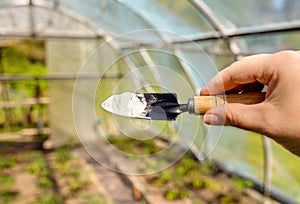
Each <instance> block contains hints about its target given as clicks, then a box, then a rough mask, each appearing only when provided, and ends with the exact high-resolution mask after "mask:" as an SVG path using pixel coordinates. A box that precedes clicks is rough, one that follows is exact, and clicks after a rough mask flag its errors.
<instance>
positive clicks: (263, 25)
mask: <svg viewBox="0 0 300 204" xmlns="http://www.w3.org/2000/svg"><path fill="white" fill-rule="evenodd" d="M299 9H300V1H298V0H266V1H259V0H252V1H245V0H242V1H241V0H227V1H221V0H87V1H79V0H0V42H3V43H5V41H6V40H9V39H38V40H43V41H44V42H45V50H46V65H47V73H46V74H44V75H38V76H37V75H30V74H27V73H23V74H2V75H0V81H1V82H12V81H30V80H37V81H39V80H45V81H48V82H49V87H50V106H49V107H50V110H49V123H50V127H51V137H50V139H49V140H47V141H46V142H45V144H44V145H45V146H49V147H57V146H61V145H63V144H65V143H68V142H70V141H72V142H73V141H77V142H78V141H80V142H81V143H82V144H83V146H84V147H85V148H86V150H87V151H88V152H89V153H90V155H91V156H92V157H94V159H95V160H97V161H98V162H99V163H101V164H102V165H104V166H105V167H107V168H109V169H112V170H114V171H118V172H121V173H124V174H132V175H137V174H143V173H153V172H140V171H138V170H136V169H134V168H129V167H127V168H126V169H122V168H121V169H120V167H118V168H116V167H115V165H114V164H113V163H114V162H116V161H118V160H119V159H123V161H125V163H127V160H129V158H128V155H124V154H123V153H122V152H119V153H114V154H116V155H114V159H115V160H116V161H113V162H112V161H104V159H103V158H102V156H101V155H103V154H107V155H111V154H113V153H111V151H112V149H111V148H110V147H109V145H107V144H106V143H105V142H106V141H105V140H104V139H103V138H104V136H105V135H111V134H123V135H126V136H130V137H134V138H135V139H141V140H145V139H149V138H154V137H156V136H159V137H162V138H165V139H167V140H170V141H171V144H172V145H170V146H169V147H168V148H166V151H165V152H162V154H161V155H154V157H155V158H157V159H158V160H160V159H163V158H164V157H165V156H166V155H169V154H170V153H174V152H176V153H174V155H173V156H172V158H171V159H170V160H172V161H171V162H169V163H168V164H164V165H162V167H159V168H158V169H155V170H154V171H160V170H162V169H165V168H167V167H168V166H170V165H171V164H172V163H174V162H175V160H176V159H178V158H180V157H181V156H182V155H183V153H184V152H186V151H187V150H188V149H191V150H192V152H193V153H194V154H195V155H196V157H197V158H198V159H199V162H201V161H202V160H210V161H213V162H216V163H217V164H218V165H220V166H221V167H222V169H223V170H224V171H226V172H229V173H231V172H233V173H236V174H238V175H240V176H241V177H244V178H247V179H250V180H251V181H253V182H254V183H255V186H256V188H258V189H260V190H261V191H262V192H263V193H264V195H266V196H272V197H274V198H276V199H278V200H279V201H282V202H287V203H294V202H295V203H297V202H300V196H299V194H300V176H299V175H300V174H299V173H298V168H297V167H298V166H299V164H300V159H299V158H297V157H296V156H295V155H293V154H291V153H290V152H288V151H287V150H285V149H283V148H282V147H281V146H280V145H278V144H277V143H275V142H273V141H272V140H270V139H268V138H266V137H265V136H262V135H258V134H257V133H253V132H248V131H244V130H241V129H237V128H232V127H213V126H207V125H204V123H203V122H202V118H201V117H199V116H193V115H189V114H181V115H180V116H179V117H178V118H177V120H176V121H171V122H170V121H148V120H139V119H126V118H123V117H119V116H115V115H112V114H110V113H107V112H106V111H104V110H103V109H102V108H101V103H102V102H103V101H104V100H105V99H106V98H107V97H109V96H110V95H112V94H116V93H121V92H150V93H151V92H171V93H176V94H177V96H178V101H179V102H182V103H184V102H185V101H186V100H187V99H188V98H190V97H192V96H194V95H198V94H199V92H200V90H201V89H202V88H203V87H204V85H205V84H206V83H207V82H208V81H209V80H210V79H211V78H212V77H213V76H215V75H216V74H217V73H218V72H219V71H220V70H222V69H224V68H225V67H227V66H228V65H230V64H231V63H232V62H234V61H236V60H239V59H242V58H243V57H246V56H249V55H253V54H260V53H274V52H276V51H280V50H287V49H289V50H297V49H299V48H300V41H299V40H298V39H299V37H300V12H299ZM37 100H38V102H41V101H40V100H42V98H40V99H37ZM41 103H43V102H41ZM45 103H47V102H45ZM2 109H3V107H2ZM261 122H262V123H263V122H264V121H261ZM38 128H42V127H38ZM178 144H179V146H180V148H181V149H179V150H178V149H177V148H178V147H176V145H178ZM98 149H101V151H102V154H100V156H99V152H98ZM147 159H148V157H144V156H143V155H142V156H141V157H140V158H136V161H135V162H136V163H142V162H144V161H145V160H147ZM129 163H130V162H129ZM130 164H131V163H130ZM129 166H131V165H129Z"/></svg>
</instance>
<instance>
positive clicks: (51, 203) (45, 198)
mask: <svg viewBox="0 0 300 204" xmlns="http://www.w3.org/2000/svg"><path fill="white" fill-rule="evenodd" d="M63 200H64V199H63V197H62V196H61V195H56V194H53V193H45V194H42V195H41V196H39V197H38V198H36V199H35V201H34V202H33V204H41V203H42V204H55V203H57V204H59V203H63Z"/></svg>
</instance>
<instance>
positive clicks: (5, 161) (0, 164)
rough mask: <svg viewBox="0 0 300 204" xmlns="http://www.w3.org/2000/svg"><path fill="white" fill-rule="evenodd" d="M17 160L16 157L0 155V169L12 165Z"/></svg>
mask: <svg viewBox="0 0 300 204" xmlns="http://www.w3.org/2000/svg"><path fill="white" fill-rule="evenodd" d="M17 161H18V159H17V158H16V157H10V158H7V157H0V170H2V169H6V168H12V167H14V166H15V164H16V162H17Z"/></svg>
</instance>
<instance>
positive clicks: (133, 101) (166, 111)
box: [102, 92, 181, 120]
mask: <svg viewBox="0 0 300 204" xmlns="http://www.w3.org/2000/svg"><path fill="white" fill-rule="evenodd" d="M102 108H103V109H105V110H106V111H109V112H111V113H113V114H116V115H121V116H125V117H132V118H142V119H151V120H175V119H176V117H177V116H178V115H179V114H180V113H181V111H180V109H179V104H178V101H177V95H176V94H174V93H130V92H125V93H121V94H116V95H112V96H110V97H109V98H108V99H106V100H105V101H104V102H103V103H102Z"/></svg>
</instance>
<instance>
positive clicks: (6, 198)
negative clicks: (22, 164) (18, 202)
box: [0, 190, 18, 204]
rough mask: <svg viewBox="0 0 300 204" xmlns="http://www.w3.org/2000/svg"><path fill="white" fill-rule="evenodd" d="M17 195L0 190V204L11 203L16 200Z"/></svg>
mask: <svg viewBox="0 0 300 204" xmlns="http://www.w3.org/2000/svg"><path fill="white" fill-rule="evenodd" d="M17 195H18V194H17V193H16V192H10V191H1V190H0V203H1V204H9V203H13V201H14V200H15V199H16V198H17Z"/></svg>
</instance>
